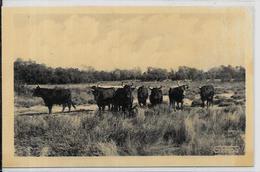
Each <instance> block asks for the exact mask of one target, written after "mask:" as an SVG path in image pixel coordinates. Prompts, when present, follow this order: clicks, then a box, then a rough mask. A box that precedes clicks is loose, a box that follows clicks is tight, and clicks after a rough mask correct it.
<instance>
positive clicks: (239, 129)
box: [15, 104, 245, 156]
mask: <svg viewBox="0 0 260 172" xmlns="http://www.w3.org/2000/svg"><path fill="white" fill-rule="evenodd" d="M131 115H133V116H132V117H129V114H125V115H122V113H120V112H118V113H116V112H105V113H101V112H98V111H97V112H95V113H90V112H73V113H67V114H66V113H64V114H55V115H47V114H46V115H29V116H27V115H18V116H15V150H16V151H15V153H16V155H18V156H108V155H109V156H112V155H214V154H215V152H214V147H215V146H220V145H225V146H238V147H239V152H237V153H236V154H243V153H244V146H245V143H244V138H243V137H244V134H245V113H244V107H242V106H232V107H226V108H218V109H208V110H206V109H202V108H186V110H185V111H184V112H181V111H178V112H174V111H173V110H171V109H169V108H168V105H166V104H162V105H160V106H156V107H154V108H150V109H148V108H146V109H142V108H139V109H138V110H136V111H135V112H134V113H133V114H131Z"/></svg>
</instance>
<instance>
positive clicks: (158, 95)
mask: <svg viewBox="0 0 260 172" xmlns="http://www.w3.org/2000/svg"><path fill="white" fill-rule="evenodd" d="M161 88H162V87H159V88H150V90H151V94H150V97H149V99H150V102H151V104H152V106H154V105H157V104H161V103H162V101H163V94H162V90H161Z"/></svg>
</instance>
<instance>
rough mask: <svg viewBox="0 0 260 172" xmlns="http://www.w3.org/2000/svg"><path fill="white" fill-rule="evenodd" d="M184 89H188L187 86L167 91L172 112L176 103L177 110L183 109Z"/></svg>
mask: <svg viewBox="0 0 260 172" xmlns="http://www.w3.org/2000/svg"><path fill="white" fill-rule="evenodd" d="M186 89H188V85H182V86H178V87H175V88H170V89H169V100H170V106H173V108H174V110H175V109H176V107H175V103H177V107H178V108H181V109H183V99H184V91H185V90H186ZM179 104H181V107H179Z"/></svg>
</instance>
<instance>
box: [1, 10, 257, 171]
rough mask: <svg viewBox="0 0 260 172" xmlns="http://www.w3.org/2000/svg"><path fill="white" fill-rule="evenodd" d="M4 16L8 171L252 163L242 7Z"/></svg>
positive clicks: (248, 55) (247, 21)
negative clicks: (50, 166) (49, 166)
mask: <svg viewBox="0 0 260 172" xmlns="http://www.w3.org/2000/svg"><path fill="white" fill-rule="evenodd" d="M3 17H4V18H7V19H8V20H5V21H4V22H6V23H4V25H3V29H4V35H3V40H4V42H5V44H4V45H3V50H4V55H5V56H3V77H5V78H6V84H4V86H3V87H5V88H6V89H8V90H11V94H9V93H10V92H6V93H3V94H4V95H3V96H4V97H6V98H7V97H8V99H6V100H8V101H6V102H5V103H6V105H8V106H3V108H5V107H8V108H5V110H4V112H6V113H8V114H3V115H4V116H8V119H7V117H4V118H6V120H8V121H9V122H10V123H5V124H4V129H8V128H9V130H8V131H7V130H5V131H4V132H5V133H6V135H8V136H7V138H9V139H10V140H9V141H10V142H6V144H7V145H8V146H9V147H10V149H9V151H11V152H13V153H10V154H12V155H9V154H8V153H5V156H6V157H7V158H6V159H7V161H6V164H9V165H10V166H13V165H18V166H23V165H21V163H15V162H14V161H12V162H11V161H10V163H9V162H8V160H10V159H12V158H13V159H17V160H19V159H20V158H24V159H25V160H26V158H30V159H31V160H33V158H36V157H39V158H47V160H48V161H52V160H51V159H48V157H57V158H58V157H60V158H64V159H65V158H69V159H73V157H77V158H81V157H87V158H90V159H91V158H106V157H107V158H108V159H106V161H108V164H109V158H110V157H111V159H113V158H122V159H121V160H122V161H125V160H124V159H123V158H124V157H130V158H140V157H143V158H154V159H153V161H150V163H151V162H156V159H155V158H158V159H160V158H162V159H161V160H160V161H163V158H171V157H174V158H176V159H178V158H180V159H182V160H184V161H185V159H187V160H188V161H189V163H188V162H185V164H186V165H188V164H189V165H195V166H197V165H203V164H211V165H212V164H217V162H216V161H214V158H215V160H217V159H218V158H222V160H220V161H219V165H220V166H221V165H230V166H234V165H237V166H240V165H250V164H252V156H253V154H252V152H253V147H252V133H253V130H252V118H253V117H252V116H253V113H252V107H253V103H252V101H253V98H252V90H253V88H252V78H253V73H252V47H253V46H252V11H251V9H250V8H243V7H217V8H210V7H153V8H152V7H103V8H101V7H89V8H80V7H78V8H77V7H75V8H38V10H35V8H25V7H21V8H5V9H4V10H3ZM7 33H8V34H7ZM7 94H9V95H7ZM3 103H4V102H3ZM7 125H8V126H7ZM7 133H8V134H7ZM4 152H5V151H4ZM10 156H11V157H12V158H10ZM200 157H202V159H201V164H200V163H199V161H200ZM190 158H191V159H190ZM192 158H194V161H193V162H192V160H193V159H192ZM203 158H204V159H203ZM232 158H234V159H235V158H241V159H240V160H239V159H238V160H233V161H232ZM111 159H110V160H111ZM207 159H209V160H211V163H203V162H205V161H206V160H207ZM228 159H231V160H228ZM20 160H21V159H20ZM27 160H28V161H29V159H27ZM45 160H46V159H45ZM74 160H75V159H74ZM96 160H97V161H98V159H96ZM147 160H148V161H149V159H147ZM225 160H226V161H225ZM34 161H37V159H34ZM111 161H112V160H111ZM133 161H134V160H133ZM137 161H138V159H137ZM144 161H145V159H144ZM17 162H18V161H17ZM59 162H65V161H62V159H59ZM82 162H84V161H82ZM221 162H223V163H221ZM242 162H243V163H242ZM35 163H37V162H35ZM38 163H40V162H38ZM43 163H44V162H43ZM125 163H127V162H125ZM125 163H123V164H125ZM129 163H132V161H129ZM148 163H149V162H148ZM158 163H159V161H158ZM165 163H167V165H180V164H182V163H179V161H176V163H175V161H170V160H167V161H165ZM58 164H59V163H58ZM60 164H61V163H60ZM112 164H113V163H112ZM132 164H137V163H136V162H133V163H132ZM143 164H145V163H143ZM155 164H156V163H155ZM63 165H64V164H61V166H63ZM158 165H160V164H158ZM32 166H35V164H34V165H32ZM36 166H37V165H36ZM43 166H45V165H43ZM65 166H66V165H65ZM108 166H109V165H108ZM119 166H120V165H119ZM130 166H131V165H130ZM137 166H139V165H137Z"/></svg>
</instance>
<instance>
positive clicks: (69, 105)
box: [68, 103, 71, 112]
mask: <svg viewBox="0 0 260 172" xmlns="http://www.w3.org/2000/svg"><path fill="white" fill-rule="evenodd" d="M68 107H69V112H70V109H71V104H70V103H68Z"/></svg>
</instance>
